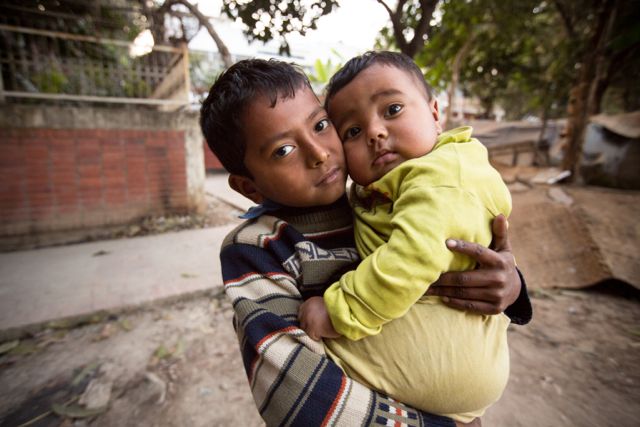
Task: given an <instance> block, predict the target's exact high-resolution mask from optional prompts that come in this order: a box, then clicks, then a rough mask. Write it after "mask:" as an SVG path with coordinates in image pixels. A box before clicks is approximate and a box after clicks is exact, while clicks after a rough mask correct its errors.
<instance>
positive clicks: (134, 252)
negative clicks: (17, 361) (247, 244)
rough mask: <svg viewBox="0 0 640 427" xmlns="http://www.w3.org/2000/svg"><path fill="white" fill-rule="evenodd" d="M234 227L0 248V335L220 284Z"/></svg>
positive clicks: (121, 308)
mask: <svg viewBox="0 0 640 427" xmlns="http://www.w3.org/2000/svg"><path fill="white" fill-rule="evenodd" d="M233 227H234V225H233V224H230V225H226V226H222V227H216V228H209V229H198V230H187V231H181V232H176V233H166V234H161V235H155V236H145V237H138V238H132V239H118V240H108V241H100V242H93V243H84V244H78V245H69V246H60V247H54V248H46V249H38V250H31V251H21V252H12V253H0V272H1V274H0V332H1V335H3V336H5V337H7V336H9V335H13V336H15V335H16V334H18V335H19V333H18V332H17V331H19V330H20V329H21V328H22V329H24V328H27V327H33V326H34V325H38V324H43V323H45V322H49V321H52V320H57V319H62V318H77V317H78V316H88V315H91V314H92V313H95V312H98V311H120V310H123V309H126V308H130V307H135V306H139V305H141V304H145V303H150V302H153V301H157V300H162V299H167V298H172V297H179V296H184V295H187V294H190V293H196V292H202V291H206V290H210V289H214V288H215V287H218V286H221V285H222V276H221V272H220V261H219V258H218V254H219V252H220V244H221V243H222V240H223V238H224V237H225V236H226V234H227V233H228V232H229V231H230V230H231V229H232V228H233Z"/></svg>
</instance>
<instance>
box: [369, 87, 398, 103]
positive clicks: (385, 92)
mask: <svg viewBox="0 0 640 427" xmlns="http://www.w3.org/2000/svg"><path fill="white" fill-rule="evenodd" d="M394 95H402V91H399V90H398V89H384V90H380V91H378V92H376V93H374V94H373V95H371V101H375V100H377V99H378V98H382V97H385V96H394Z"/></svg>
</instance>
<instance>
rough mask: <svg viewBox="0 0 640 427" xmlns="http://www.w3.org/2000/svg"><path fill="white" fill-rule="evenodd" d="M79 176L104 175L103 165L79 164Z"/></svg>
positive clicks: (93, 176)
mask: <svg viewBox="0 0 640 427" xmlns="http://www.w3.org/2000/svg"><path fill="white" fill-rule="evenodd" d="M78 176H79V177H80V178H81V179H84V178H85V177H86V178H95V177H100V176H102V166H100V165H78Z"/></svg>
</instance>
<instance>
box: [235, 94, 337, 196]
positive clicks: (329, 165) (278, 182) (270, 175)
mask: <svg viewBox="0 0 640 427" xmlns="http://www.w3.org/2000/svg"><path fill="white" fill-rule="evenodd" d="M244 118H245V120H244V123H245V130H244V132H245V138H246V140H247V147H246V152H245V157H244V161H245V165H246V167H247V169H249V171H250V172H251V174H252V175H253V177H252V178H247V177H241V178H238V181H237V182H236V187H235V188H236V189H237V190H238V191H240V192H241V193H242V194H244V195H245V196H247V197H249V198H250V199H251V200H253V201H254V202H256V203H262V202H263V201H264V200H265V199H269V200H272V201H274V202H277V203H280V204H283V205H286V206H292V207H311V206H323V205H328V204H330V203H333V202H335V201H336V200H338V199H339V198H340V196H342V195H343V194H344V192H345V181H346V177H347V175H346V167H345V162H344V155H343V153H342V145H341V143H340V139H339V138H338V136H337V134H336V131H335V129H334V128H333V125H332V124H331V122H330V121H329V118H328V116H327V113H326V111H325V109H324V108H323V107H322V105H321V104H320V102H319V101H318V99H317V98H316V96H315V95H314V94H313V92H312V91H311V90H310V89H309V88H307V87H304V88H301V89H298V90H297V91H296V93H295V97H293V98H287V99H283V98H282V97H279V98H278V101H277V103H276V105H275V106H274V107H271V105H270V100H269V99H268V98H266V97H264V96H262V97H258V98H257V99H256V100H255V101H254V102H253V103H252V104H251V105H250V106H249V108H248V109H247V111H245V113H244Z"/></svg>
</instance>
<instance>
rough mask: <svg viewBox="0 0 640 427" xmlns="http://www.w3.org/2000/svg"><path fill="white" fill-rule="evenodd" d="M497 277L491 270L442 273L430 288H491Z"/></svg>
mask: <svg viewBox="0 0 640 427" xmlns="http://www.w3.org/2000/svg"><path fill="white" fill-rule="evenodd" d="M498 280H499V277H496V273H495V271H493V270H469V271H450V272H447V273H442V274H441V275H440V277H439V278H438V280H436V281H435V282H434V283H433V284H432V285H431V286H430V287H429V290H431V289H432V288H440V287H442V286H451V287H479V288H482V287H491V286H495V284H496V282H498Z"/></svg>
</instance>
